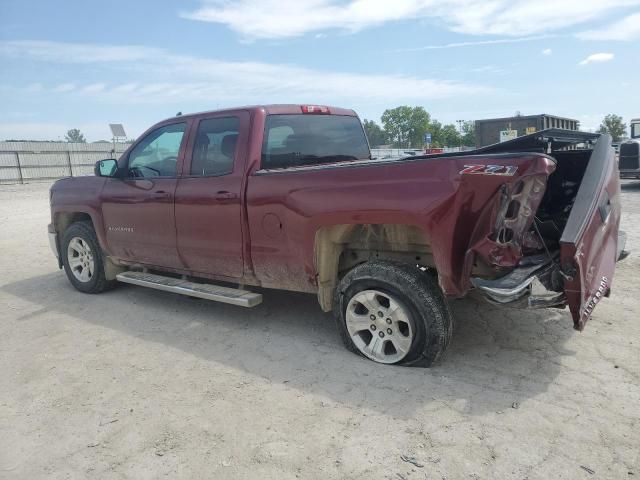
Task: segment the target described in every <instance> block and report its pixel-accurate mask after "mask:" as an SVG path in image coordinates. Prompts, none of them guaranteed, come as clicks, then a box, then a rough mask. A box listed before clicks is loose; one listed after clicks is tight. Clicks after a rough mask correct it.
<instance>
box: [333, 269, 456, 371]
mask: <svg viewBox="0 0 640 480" xmlns="http://www.w3.org/2000/svg"><path fill="white" fill-rule="evenodd" d="M334 314H335V317H336V322H337V324H338V329H339V330H340V334H341V336H342V339H343V341H344V343H345V345H346V347H347V348H348V349H349V350H351V351H353V352H355V353H359V354H361V355H364V356H365V357H367V358H369V359H371V360H373V361H375V362H379V363H385V364H401V365H408V366H421V367H428V366H430V365H431V364H432V363H433V362H435V361H436V360H438V358H439V357H440V356H441V355H442V353H443V352H444V351H445V349H446V348H447V346H448V344H449V341H450V339H451V332H452V322H451V314H450V313H449V309H448V307H447V304H446V302H445V299H444V296H443V295H442V291H441V290H440V288H439V287H438V285H437V284H436V283H435V281H434V280H433V279H432V278H431V277H430V276H428V275H426V274H425V273H423V272H422V271H420V270H419V269H418V268H417V267H415V266H412V265H405V264H400V263H394V262H386V261H373V262H367V263H363V264H361V265H358V266H357V267H355V268H354V269H353V270H351V271H350V272H349V273H347V274H346V275H345V276H344V278H343V279H342V280H341V282H340V284H339V285H338V288H337V289H336V295H335V301H334Z"/></svg>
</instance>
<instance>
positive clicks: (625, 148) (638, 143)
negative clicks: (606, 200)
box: [618, 118, 640, 178]
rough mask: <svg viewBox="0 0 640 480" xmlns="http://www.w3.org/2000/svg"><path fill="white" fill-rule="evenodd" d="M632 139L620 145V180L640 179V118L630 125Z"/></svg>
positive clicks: (632, 121)
mask: <svg viewBox="0 0 640 480" xmlns="http://www.w3.org/2000/svg"><path fill="white" fill-rule="evenodd" d="M630 133H631V136H630V137H631V138H630V139H629V140H627V141H626V142H623V143H621V144H620V159H619V163H618V168H619V169H620V178H640V118H634V119H633V120H631V124H630Z"/></svg>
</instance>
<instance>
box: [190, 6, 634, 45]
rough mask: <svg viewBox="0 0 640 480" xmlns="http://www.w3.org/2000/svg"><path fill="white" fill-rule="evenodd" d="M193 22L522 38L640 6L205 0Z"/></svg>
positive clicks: (289, 33)
mask: <svg viewBox="0 0 640 480" xmlns="http://www.w3.org/2000/svg"><path fill="white" fill-rule="evenodd" d="M200 2H201V5H200V7H199V8H197V9H196V10H193V11H188V12H182V13H181V16H182V17H183V18H186V19H190V20H199V21H204V22H213V23H220V24H224V25H227V26H228V27H229V28H231V29H232V30H234V31H236V32H238V33H240V34H241V35H243V36H244V37H247V38H286V37H295V36H300V35H304V34H306V33H309V32H318V31H325V30H329V29H339V30H343V31H348V32H356V31H359V30H362V29H365V28H369V27H373V26H377V25H382V24H385V23H389V22H395V21H401V20H415V19H418V18H431V19H434V20H435V21H437V22H439V23H442V24H443V25H444V26H445V27H447V28H449V29H450V30H453V31H455V32H459V33H466V34H471V35H506V36H520V35H531V34H536V33H542V32H550V31H557V30H560V29H562V28H566V27H571V26H574V25H579V24H581V23H584V22H586V21H590V20H594V19H597V18H599V17H600V16H601V15H602V14H605V13H608V12H612V11H615V10H616V9H617V8H619V7H626V6H632V5H640V0H562V1H561V2H558V1H557V0H538V1H536V2H532V1H530V0H448V1H442V0H394V1H393V2H391V1H388V0H348V1H346V2H338V1H337V0H306V1H302V0H236V1H234V2H229V1H228V0H200Z"/></svg>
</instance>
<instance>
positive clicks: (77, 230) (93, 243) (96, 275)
mask: <svg viewBox="0 0 640 480" xmlns="http://www.w3.org/2000/svg"><path fill="white" fill-rule="evenodd" d="M76 237H78V238H80V239H82V240H83V241H84V242H85V243H86V244H87V245H88V246H89V248H90V249H91V253H92V257H93V261H94V267H93V275H92V276H91V278H90V279H89V280H88V281H86V282H83V281H80V280H79V279H78V278H76V276H75V275H74V274H73V272H72V270H71V267H70V265H69V258H68V254H67V252H68V248H69V242H71V240H72V239H74V238H76ZM60 255H61V258H62V264H63V265H64V271H65V273H66V274H67V278H68V279H69V281H70V282H71V284H72V285H73V286H74V287H75V289H76V290H78V291H80V292H83V293H101V292H104V291H105V290H108V289H110V288H112V287H113V286H114V285H115V284H116V281H115V280H107V278H106V276H105V273H104V259H103V258H102V250H101V248H100V244H99V243H98V238H97V237H96V232H95V231H94V230H93V226H92V225H91V222H76V223H72V224H71V225H70V226H69V227H68V228H67V229H66V230H65V231H64V233H63V235H62V241H61V242H60Z"/></svg>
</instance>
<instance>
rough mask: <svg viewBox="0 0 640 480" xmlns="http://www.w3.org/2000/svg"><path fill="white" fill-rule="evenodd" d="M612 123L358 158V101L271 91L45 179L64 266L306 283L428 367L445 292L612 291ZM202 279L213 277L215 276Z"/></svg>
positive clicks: (378, 342) (133, 277) (169, 287)
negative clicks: (443, 150) (77, 172)
mask: <svg viewBox="0 0 640 480" xmlns="http://www.w3.org/2000/svg"><path fill="white" fill-rule="evenodd" d="M618 177H619V175H618V171H617V166H616V162H615V159H614V151H613V149H612V148H611V138H610V137H609V136H608V135H602V136H598V135H594V134H588V133H582V132H570V131H564V130H556V129H552V130H545V131H541V132H537V133H535V134H532V135H528V136H525V137H520V138H518V139H515V140H511V141H508V142H504V143H501V144H497V145H492V146H489V147H485V148H483V149H480V150H476V151H473V152H463V153H453V154H438V155H427V156H419V157H408V158H405V159H402V160H377V159H372V158H371V154H370V151H369V146H368V143H367V139H366V136H365V134H364V131H363V129H362V125H361V123H360V120H359V119H358V117H357V115H356V114H355V112H353V111H352V110H346V109H341V108H333V107H324V106H313V105H302V106H301V105H270V106H258V107H245V108H238V109H231V110H223V111H214V112H205V113H198V114H193V115H185V116H177V117H174V118H170V119H168V120H165V121H163V122H161V123H159V124H157V125H155V126H153V127H152V128H151V129H149V130H148V131H147V132H146V133H144V134H143V135H142V136H141V137H140V139H139V140H138V141H137V142H136V143H135V144H133V145H132V146H131V147H130V148H129V149H128V150H127V151H126V152H125V153H124V154H123V155H122V157H121V158H120V159H119V160H118V161H117V162H116V160H112V159H109V160H102V161H100V162H98V163H97V164H96V175H95V177H83V178H69V179H63V180H59V181H58V182H56V183H55V184H54V185H53V187H52V188H51V225H50V226H49V234H50V240H51V244H52V247H53V248H54V251H55V252H56V255H57V256H58V259H59V266H60V267H61V268H62V267H64V269H65V271H66V273H67V276H68V278H69V280H70V281H71V283H72V284H73V285H74V286H75V287H76V288H77V289H78V290H80V291H82V292H87V293H97V292H100V291H103V290H105V289H106V288H109V287H111V286H112V285H113V284H114V283H115V282H116V281H118V280H119V281H122V282H128V283H133V284H137V285H144V286H147V287H152V288H156V289H159V290H164V291H169V292H176V293H183V294H187V295H191V296H196V297H201V298H208V299H212V300H218V301H222V302H227V303H232V304H236V305H241V306H247V307H251V306H254V305H256V304H258V303H260V301H261V300H262V295H261V294H260V293H256V292H252V291H250V290H247V289H246V287H247V286H259V287H266V288H277V289H285V290H295V291H302V292H312V293H315V294H317V296H318V300H319V302H320V306H321V308H322V309H323V310H324V311H330V310H333V311H334V313H335V317H336V320H337V324H338V328H339V330H340V332H341V335H342V337H343V339H344V342H345V344H346V345H347V347H348V348H349V349H350V350H352V351H354V352H358V353H360V354H362V355H364V356H366V357H368V358H370V359H372V360H375V361H377V362H380V363H394V364H395V363H397V364H403V365H421V366H428V365H430V364H431V363H433V362H434V361H435V360H437V359H438V358H439V357H440V355H441V354H442V352H444V350H445V349H446V347H447V345H448V343H449V341H450V338H451V316H450V313H449V310H448V307H447V303H446V300H445V298H446V297H460V296H463V295H465V294H466V293H467V292H469V290H470V289H472V288H476V289H478V290H479V291H480V292H482V293H483V294H484V295H485V296H486V298H487V299H488V300H490V301H491V302H494V303H499V304H504V305H510V306H517V307H522V308H542V307H564V306H566V305H568V306H569V309H570V311H571V314H572V316H573V322H574V325H575V328H577V329H580V330H581V329H582V328H583V327H584V324H585V322H586V321H587V320H588V318H589V316H590V315H591V312H592V311H593V308H594V307H595V305H596V304H597V303H598V302H599V301H600V300H601V299H602V297H606V296H608V295H609V292H610V288H611V282H612V279H613V274H614V269H615V264H616V261H617V259H619V258H621V257H622V256H624V254H625V252H624V251H623V246H624V235H622V234H621V233H619V231H618V227H619V221H620V186H619V180H618ZM214 283H215V284H214Z"/></svg>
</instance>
